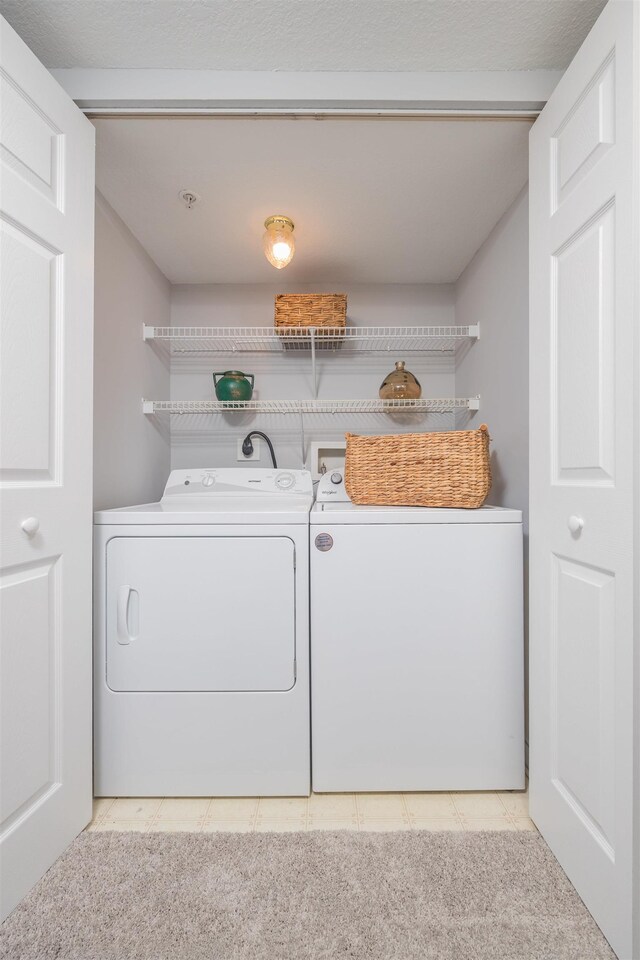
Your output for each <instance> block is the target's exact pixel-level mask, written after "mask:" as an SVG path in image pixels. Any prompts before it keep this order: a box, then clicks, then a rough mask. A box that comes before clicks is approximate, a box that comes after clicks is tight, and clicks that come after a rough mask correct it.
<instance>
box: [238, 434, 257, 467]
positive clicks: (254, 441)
mask: <svg viewBox="0 0 640 960" xmlns="http://www.w3.org/2000/svg"><path fill="white" fill-rule="evenodd" d="M242 440H244V437H243V438H242ZM242 440H238V449H237V453H236V460H238V461H239V462H243V461H244V460H259V459H260V443H261V440H260V437H251V443H252V444H253V453H252V454H251V456H250V457H245V455H244V453H243V452H242Z"/></svg>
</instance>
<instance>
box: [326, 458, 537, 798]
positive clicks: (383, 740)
mask: <svg viewBox="0 0 640 960" xmlns="http://www.w3.org/2000/svg"><path fill="white" fill-rule="evenodd" d="M310 540H311V543H310V547H311V550H310V557H311V560H310V567H311V637H312V644H311V651H312V662H311V677H312V685H311V704H312V723H311V729H312V782H313V789H314V790H317V791H320V792H322V791H327V792H332V791H361V790H362V791H386V790H392V791H421V790H497V789H501V790H516V789H521V788H522V787H523V786H524V681H523V661H524V651H523V610H522V515H521V513H520V511H518V510H508V509H501V508H499V507H482V508H481V509H479V510H448V509H429V508H420V507H367V506H355V505H354V504H352V503H351V502H350V500H349V498H348V496H347V495H346V492H345V490H344V484H343V480H342V475H341V473H340V472H337V471H336V472H334V473H332V474H330V475H326V476H325V477H324V478H323V479H322V480H321V481H320V487H319V489H318V498H317V502H316V504H315V506H314V507H313V510H312V512H311V538H310Z"/></svg>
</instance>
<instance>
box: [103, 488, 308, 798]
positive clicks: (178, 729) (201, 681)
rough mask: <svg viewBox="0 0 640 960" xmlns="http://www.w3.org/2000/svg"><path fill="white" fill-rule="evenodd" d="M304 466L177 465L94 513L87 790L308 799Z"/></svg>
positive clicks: (149, 794)
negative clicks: (91, 768)
mask: <svg viewBox="0 0 640 960" xmlns="http://www.w3.org/2000/svg"><path fill="white" fill-rule="evenodd" d="M312 490H313V488H312V483H311V476H310V474H309V473H308V472H307V471H304V470H279V471H278V470H268V469H252V470H247V469H210V470H207V469H204V470H201V469H198V470H174V471H173V472H172V473H171V476H170V477H169V481H168V483H167V486H166V488H165V491H164V495H163V497H162V500H161V501H160V502H159V503H151V504H143V505H142V506H134V507H126V508H123V509H116V510H104V511H100V512H98V513H96V515H95V724H94V726H95V793H96V795H97V796H105V795H108V796H163V795H164V796H214V795H217V796H242V795H253V796H255V795H279V796H282V795H306V794H308V793H309V788H310V783H309V777H310V757H309V740H310V732H309V578H308V542H309V510H310V508H311V505H312V502H313V492H312Z"/></svg>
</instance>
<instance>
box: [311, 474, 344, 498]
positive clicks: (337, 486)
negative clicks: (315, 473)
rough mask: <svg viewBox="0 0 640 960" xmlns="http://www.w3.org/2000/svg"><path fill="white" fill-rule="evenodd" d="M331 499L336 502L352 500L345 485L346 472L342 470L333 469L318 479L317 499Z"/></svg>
mask: <svg viewBox="0 0 640 960" xmlns="http://www.w3.org/2000/svg"><path fill="white" fill-rule="evenodd" d="M330 500H332V501H333V502H334V503H350V502H351V500H350V497H349V494H348V493H347V491H346V488H345V485H344V474H343V473H342V471H341V470H332V471H331V472H330V473H325V474H324V475H323V476H322V477H320V480H319V481H318V492H317V493H316V501H317V502H318V503H327V502H328V501H330Z"/></svg>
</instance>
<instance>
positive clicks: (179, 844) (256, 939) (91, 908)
mask: <svg viewBox="0 0 640 960" xmlns="http://www.w3.org/2000/svg"><path fill="white" fill-rule="evenodd" d="M0 956H1V957H3V958H10V960H49V958H51V960H53V958H55V960H205V958H206V960H320V958H322V960H341V958H348V960H414V958H415V960H418V958H419V960H432V958H434V960H435V958H437V960H600V958H608V960H610V958H612V957H613V954H612V952H611V950H610V949H609V947H608V946H607V944H606V942H605V940H604V939H603V937H602V935H601V934H600V932H599V930H598V928H597V927H596V925H595V923H594V922H593V920H592V919H591V917H590V916H589V914H588V913H587V911H586V910H585V908H584V906H583V904H582V902H581V901H580V899H579V898H578V896H577V895H576V893H575V891H574V889H573V887H572V886H571V884H570V883H569V881H568V880H567V878H566V877H565V875H564V873H563V872H562V870H561V869H560V867H559V866H558V864H557V862H556V860H555V859H554V857H553V856H552V854H551V852H550V851H549V849H548V847H547V846H546V844H545V843H544V842H543V840H542V839H541V838H540V837H539V836H538V835H537V834H533V833H522V834H518V833H507V832H502V833H468V834H464V833H462V834H458V833H427V832H418V833H400V832H399V833H379V834H374V833H369V834H363V833H351V832H343V833H322V832H319V833H292V834H273V833H271V834H269V833H266V834H230V833H226V834H211V835H203V834H185V833H180V834H133V833H110V832H107V833H89V834H87V833H85V834H82V835H81V836H80V837H79V838H78V839H77V840H76V842H75V843H74V844H73V845H72V847H71V848H70V849H69V851H68V852H67V853H66V854H65V856H64V857H62V858H61V859H60V860H59V861H58V862H57V863H56V864H55V865H54V866H53V867H52V869H51V870H50V871H49V873H48V874H47V875H46V876H45V877H44V879H43V880H42V881H41V882H40V883H39V884H38V886H37V887H36V888H35V889H34V890H33V891H32V893H31V894H30V895H29V897H27V899H26V900H25V901H24V902H23V903H22V904H21V905H20V906H19V907H18V908H17V910H15V911H14V913H13V914H12V915H11V916H10V917H9V919H8V920H7V921H6V922H5V924H4V927H3V929H2V932H1V933H0Z"/></svg>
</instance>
